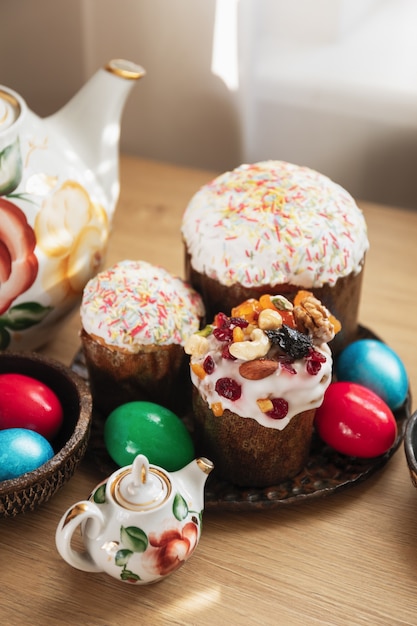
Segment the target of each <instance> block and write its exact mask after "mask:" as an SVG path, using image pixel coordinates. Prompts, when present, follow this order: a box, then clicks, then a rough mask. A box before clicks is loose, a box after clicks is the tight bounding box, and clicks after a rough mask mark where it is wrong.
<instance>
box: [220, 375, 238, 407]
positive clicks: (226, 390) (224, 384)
mask: <svg viewBox="0 0 417 626" xmlns="http://www.w3.org/2000/svg"><path fill="white" fill-rule="evenodd" d="M215 389H216V391H217V393H218V394H219V396H223V398H227V399H228V400H232V401H235V400H239V398H240V396H241V394H242V387H241V386H240V385H239V383H238V382H237V381H236V380H234V379H233V378H229V377H227V376H225V377H224V378H219V379H218V380H217V381H216V386H215Z"/></svg>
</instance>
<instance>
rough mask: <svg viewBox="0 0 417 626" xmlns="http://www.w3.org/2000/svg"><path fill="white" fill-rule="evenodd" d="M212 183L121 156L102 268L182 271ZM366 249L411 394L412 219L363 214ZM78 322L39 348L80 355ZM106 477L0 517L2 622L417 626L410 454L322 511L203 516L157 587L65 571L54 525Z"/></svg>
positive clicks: (373, 322)
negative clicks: (197, 536) (191, 207)
mask: <svg viewBox="0 0 417 626" xmlns="http://www.w3.org/2000/svg"><path fill="white" fill-rule="evenodd" d="M211 176H212V173H211V172H206V171H199V170H191V169H186V168H181V167H174V166H170V165H166V164H162V163H155V162H149V161H145V160H141V159H136V158H131V157H123V158H122V161H121V189H122V191H121V196H120V201H119V206H118V210H117V213H116V217H115V220H114V227H113V233H112V239H111V245H110V249H109V252H108V257H107V264H111V263H113V262H115V261H117V260H121V259H124V258H137V259H139V258H141V259H145V260H148V261H150V262H152V263H158V264H160V265H164V266H165V267H167V268H168V269H169V270H171V271H172V272H174V273H177V274H182V273H183V271H182V269H183V250H182V243H181V236H180V232H179V226H180V221H181V215H182V212H183V210H184V207H185V205H186V203H187V201H188V200H189V198H190V197H191V195H192V194H193V193H194V192H195V191H197V189H198V188H199V187H200V185H202V184H204V183H205V182H207V181H208V180H209V179H210V177H211ZM362 208H363V209H364V212H365V216H366V219H367V222H368V228H369V235H370V241H371V249H370V251H369V254H368V257H367V263H366V271H365V280H364V287H363V297H362V303H361V316H360V321H361V323H362V324H363V325H365V326H368V327H370V328H372V330H373V331H374V332H376V333H377V334H378V335H379V336H381V337H382V338H383V339H384V340H385V341H387V342H388V344H389V345H390V346H391V347H392V348H393V349H394V350H396V351H397V353H398V354H399V355H400V357H401V358H402V359H403V361H404V362H405V365H406V367H407V370H408V373H409V377H410V385H411V389H412V390H414V393H416V392H417V358H416V346H417V341H416V335H417V315H416V311H417V281H416V275H415V268H416V265H417V250H416V241H417V211H416V212H413V211H406V210H403V209H399V208H395V209H394V208H390V207H384V206H379V205H372V204H363V205H362ZM78 332H79V320H78V314H77V312H76V313H75V314H74V316H73V317H72V319H71V321H70V322H69V323H68V324H67V325H66V327H65V329H64V331H63V332H62V334H61V335H60V336H59V337H58V338H56V339H55V340H53V341H52V342H51V343H50V344H49V345H48V346H47V347H46V348H45V349H44V351H45V352H46V353H47V354H49V355H50V356H53V357H55V358H57V359H59V360H61V361H62V362H64V363H66V364H70V363H71V360H72V358H73V356H74V354H75V352H76V351H77V350H78V347H79V341H78ZM100 478H101V477H100V476H99V474H98V472H97V470H96V468H95V467H93V466H92V465H91V464H90V462H88V461H85V462H83V464H82V467H81V469H80V470H79V471H78V472H77V473H76V475H75V476H74V478H73V479H72V480H71V481H70V482H69V483H68V484H67V485H66V486H65V487H64V488H63V489H61V491H60V492H59V493H58V494H57V495H56V496H55V497H54V498H53V499H52V500H51V501H50V502H49V503H48V504H46V505H45V506H44V507H41V508H40V509H39V510H38V511H36V512H34V513H30V514H27V515H23V516H21V517H16V518H14V519H4V520H0V535H1V544H0V565H1V567H0V580H1V591H2V599H1V609H0V615H1V616H2V618H3V621H4V622H5V623H7V624H8V625H9V626H21V625H23V624H25V625H26V624H28V623H29V624H34V626H38V625H39V626H40V625H42V626H49V625H54V626H55V625H58V624H59V625H63V626H66V625H68V626H70V625H71V626H72V625H73V624H81V623H82V624H85V626H108V625H111V624H117V625H118V626H125V625H126V626H130V625H133V624H142V625H148V624H152V626H159V625H165V624H178V625H197V624H198V625H199V626H204V625H207V626H208V625H212V624H216V626H222V625H226V624H227V625H228V626H230V625H232V624H233V625H234V624H245V625H246V624H251V625H257V624H259V625H261V624H262V625H269V624H271V625H281V624H282V625H283V626H293V625H294V626H298V625H300V626H305V625H306V624H309V625H315V624H317V625H320V626H323V625H337V626H344V625H346V626H355V625H372V626H379V625H381V626H388V625H389V626H396V625H398V626H399V625H403V624H410V625H411V624H416V623H417V599H416V593H415V580H416V563H417V492H416V490H415V489H414V488H413V486H412V484H411V481H410V478H409V475H408V469H407V465H406V462H405V456H404V451H403V449H402V448H400V450H399V451H398V452H397V453H396V454H395V455H394V457H393V459H392V460H391V461H390V462H389V463H388V464H387V466H386V467H385V468H384V469H383V470H382V471H381V472H379V473H378V474H377V475H375V476H373V477H372V478H371V479H370V480H368V481H366V482H365V483H363V484H361V485H359V486H357V487H354V488H352V489H350V490H347V491H345V492H342V493H339V494H337V495H333V496H331V497H329V498H324V499H321V500H317V501H310V502H305V503H302V504H300V505H296V506H290V507H288V508H286V507H285V508H281V509H279V510H274V511H269V512H268V511H261V512H259V511H258V512H253V513H245V514H235V513H219V512H217V513H215V512H210V513H206V514H205V517H204V529H203V535H202V539H201V542H200V545H199V546H198V549H197V551H196V553H195V554H194V555H193V557H192V559H191V560H190V561H189V562H188V563H187V564H186V566H185V567H184V568H182V569H181V570H179V571H178V572H177V573H175V574H174V575H173V576H171V577H170V578H168V579H166V580H165V581H163V582H161V583H158V584H155V585H152V586H149V587H140V588H139V587H133V586H128V585H124V584H123V583H121V582H118V581H116V580H113V579H110V578H109V577H106V576H105V575H104V574H103V575H101V574H86V573H83V572H79V571H76V570H74V569H72V568H70V567H69V566H67V565H66V564H65V563H64V562H63V561H62V560H61V558H60V557H59V555H58V553H57V552H56V549H55V539H54V535H55V528H56V525H57V523H58V521H59V518H60V517H61V515H62V514H63V513H64V511H65V510H66V508H67V507H69V506H70V505H71V504H73V503H74V502H76V501H77V500H80V499H83V498H85V497H87V496H88V494H89V493H90V491H91V489H92V488H93V487H94V486H95V484H96V483H97V482H98V480H99V479H100Z"/></svg>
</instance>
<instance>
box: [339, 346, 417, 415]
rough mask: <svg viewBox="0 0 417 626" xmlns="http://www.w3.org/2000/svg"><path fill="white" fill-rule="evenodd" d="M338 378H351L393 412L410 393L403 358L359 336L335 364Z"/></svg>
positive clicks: (346, 379)
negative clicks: (372, 393)
mask: <svg viewBox="0 0 417 626" xmlns="http://www.w3.org/2000/svg"><path fill="white" fill-rule="evenodd" d="M335 373H336V377H337V379H338V380H339V381H350V382H354V383H357V384H360V385H363V386H364V387H367V388H368V389H371V390H372V391H373V392H374V393H376V394H377V395H378V396H379V397H380V398H382V399H383V400H384V402H385V403H386V404H387V405H388V406H389V408H390V409H391V410H392V411H395V410H396V409H399V408H400V407H401V406H402V404H403V403H404V401H405V399H406V397H407V392H408V376H407V372H406V369H405V367H404V364H403V362H402V361H401V359H400V357H399V356H398V355H397V354H396V352H394V350H392V348H390V347H389V346H387V345H386V344H384V343H383V342H382V341H378V340H377V339H359V340H358V341H354V342H353V343H351V344H350V345H349V346H347V347H346V348H345V349H344V350H343V351H342V352H341V353H340V355H339V357H338V359H337V361H336V365H335Z"/></svg>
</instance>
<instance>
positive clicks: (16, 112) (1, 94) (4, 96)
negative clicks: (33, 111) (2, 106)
mask: <svg viewBox="0 0 417 626" xmlns="http://www.w3.org/2000/svg"><path fill="white" fill-rule="evenodd" d="M0 100H4V101H5V102H7V103H8V104H10V106H11V107H12V109H13V118H14V119H13V122H15V121H16V120H17V119H18V118H19V116H20V114H21V112H22V109H21V106H20V102H19V100H18V99H17V98H15V97H14V96H13V95H12V94H11V93H9V92H8V91H4V90H3V89H0ZM7 117H8V111H6V112H5V114H4V116H3V118H2V119H1V120H0V124H4V122H5V121H6V119H7Z"/></svg>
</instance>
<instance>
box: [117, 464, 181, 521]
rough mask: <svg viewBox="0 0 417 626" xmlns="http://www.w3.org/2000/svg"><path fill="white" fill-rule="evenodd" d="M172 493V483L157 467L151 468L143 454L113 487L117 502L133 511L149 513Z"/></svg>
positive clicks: (120, 475)
mask: <svg viewBox="0 0 417 626" xmlns="http://www.w3.org/2000/svg"><path fill="white" fill-rule="evenodd" d="M170 493H171V483H170V481H169V479H168V477H167V476H166V474H164V473H163V472H161V471H160V470H159V469H158V468H157V467H151V466H150V465H149V461H148V459H147V458H146V456H144V455H143V454H138V456H137V457H136V458H135V460H134V461H133V464H132V466H131V467H129V468H126V470H125V471H124V472H122V473H121V474H119V476H118V478H117V479H116V480H115V481H114V483H113V485H112V494H113V497H114V499H115V500H116V502H117V503H118V504H119V505H120V506H122V507H124V508H126V509H130V510H132V511H149V510H152V509H155V508H157V507H159V506H161V504H163V503H164V502H165V501H166V500H167V498H169V495H170Z"/></svg>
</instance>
